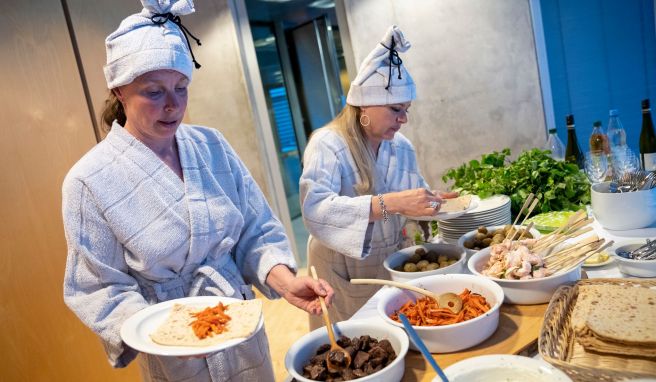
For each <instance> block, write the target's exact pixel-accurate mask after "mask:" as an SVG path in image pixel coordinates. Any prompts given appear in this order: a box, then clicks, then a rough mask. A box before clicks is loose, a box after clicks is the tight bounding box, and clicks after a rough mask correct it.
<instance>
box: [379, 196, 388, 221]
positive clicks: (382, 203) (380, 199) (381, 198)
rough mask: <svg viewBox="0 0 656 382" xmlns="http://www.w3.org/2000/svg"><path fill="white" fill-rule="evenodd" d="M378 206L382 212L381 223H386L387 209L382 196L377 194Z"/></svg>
mask: <svg viewBox="0 0 656 382" xmlns="http://www.w3.org/2000/svg"><path fill="white" fill-rule="evenodd" d="M378 204H379V205H380V210H381V211H382V212H383V222H384V223H387V221H388V220H389V215H388V214H387V207H385V202H384V201H383V194H378Z"/></svg>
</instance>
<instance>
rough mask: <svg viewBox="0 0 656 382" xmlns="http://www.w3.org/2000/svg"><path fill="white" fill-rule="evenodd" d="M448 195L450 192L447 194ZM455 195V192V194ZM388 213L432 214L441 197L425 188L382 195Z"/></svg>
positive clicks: (438, 206) (436, 208)
mask: <svg viewBox="0 0 656 382" xmlns="http://www.w3.org/2000/svg"><path fill="white" fill-rule="evenodd" d="M447 196H450V194H447ZM456 196H457V194H456ZM383 199H384V201H385V206H386V208H387V212H388V213H396V214H401V215H404V216H432V215H435V214H436V213H437V211H439V208H440V205H441V204H442V200H443V198H442V197H441V196H438V195H437V194H436V193H435V192H433V191H431V190H427V189H425V188H415V189H412V190H404V191H399V192H391V193H389V194H385V195H383Z"/></svg>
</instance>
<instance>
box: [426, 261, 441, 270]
mask: <svg viewBox="0 0 656 382" xmlns="http://www.w3.org/2000/svg"><path fill="white" fill-rule="evenodd" d="M439 268H440V264H438V263H430V264H428V265H427V266H426V270H427V271H434V270H436V269H439Z"/></svg>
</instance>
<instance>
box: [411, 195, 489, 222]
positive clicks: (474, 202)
mask: <svg viewBox="0 0 656 382" xmlns="http://www.w3.org/2000/svg"><path fill="white" fill-rule="evenodd" d="M476 207H478V201H477V199H474V198H472V200H471V202H470V203H469V207H467V208H466V209H464V210H462V211H455V212H438V213H437V214H435V215H433V216H415V217H411V216H406V217H407V218H408V219H412V220H420V221H433V220H448V219H453V218H457V217H458V216H462V215H464V214H466V213H467V212H469V211H471V210H473V209H474V208H476Z"/></svg>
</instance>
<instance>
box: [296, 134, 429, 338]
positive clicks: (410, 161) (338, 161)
mask: <svg viewBox="0 0 656 382" xmlns="http://www.w3.org/2000/svg"><path fill="white" fill-rule="evenodd" d="M358 181H359V175H358V173H357V169H356V167H355V163H354V161H353V156H352V155H351V153H350V151H349V149H348V146H347V145H346V142H345V141H344V139H343V138H342V137H341V136H340V135H339V133H337V132H336V131H334V130H330V129H328V128H322V129H321V130H318V131H317V132H315V133H314V135H313V136H312V139H310V142H309V143H308V146H307V148H306V150H305V155H304V168H303V175H302V176H301V180H300V197H301V206H302V211H303V222H304V223H305V226H306V227H307V229H308V231H309V232H310V234H311V236H312V237H311V239H310V242H309V253H308V266H310V265H314V266H315V267H316V268H317V273H318V274H319V277H322V278H324V279H326V281H328V283H330V285H331V286H332V287H333V289H335V299H334V302H333V307H332V308H331V309H330V315H331V318H332V319H333V320H335V321H342V320H346V319H349V318H350V317H351V316H352V315H353V313H355V312H356V311H357V310H358V309H359V308H360V307H361V306H362V305H363V304H364V303H365V302H366V301H367V300H368V299H369V298H371V296H373V294H374V293H375V292H376V291H377V290H378V289H379V288H380V287H378V286H373V285H351V284H350V280H351V279H352V278H385V279H389V274H388V272H387V271H385V268H384V267H383V261H384V260H385V258H386V257H387V256H388V255H389V254H391V253H393V252H394V251H396V250H397V249H398V248H399V245H400V244H401V241H402V239H403V237H402V232H401V231H402V229H403V224H404V223H405V218H403V217H402V216H400V215H390V216H389V221H388V222H387V223H384V222H383V221H382V220H380V221H376V222H374V223H370V222H369V214H370V210H371V198H372V195H362V196H358V195H357V194H356V192H355V185H356V184H357V182H358ZM419 187H426V188H428V185H427V184H426V181H425V180H424V178H423V177H422V176H421V174H420V173H419V170H418V168H417V158H416V154H415V150H414V148H413V146H412V144H411V143H410V141H409V140H408V139H407V138H406V137H404V136H403V135H402V134H401V133H396V134H395V135H394V139H393V140H391V141H383V142H382V143H381V144H380V148H379V149H378V156H377V159H376V174H375V187H374V190H375V194H378V193H382V194H385V193H388V192H396V191H403V190H408V189H413V188H419ZM374 197H375V196H374ZM375 202H376V203H377V202H378V200H377V199H376V200H375ZM319 319H320V317H319ZM319 319H317V318H316V317H310V326H311V328H316V327H319V326H321V322H320V320H319Z"/></svg>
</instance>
